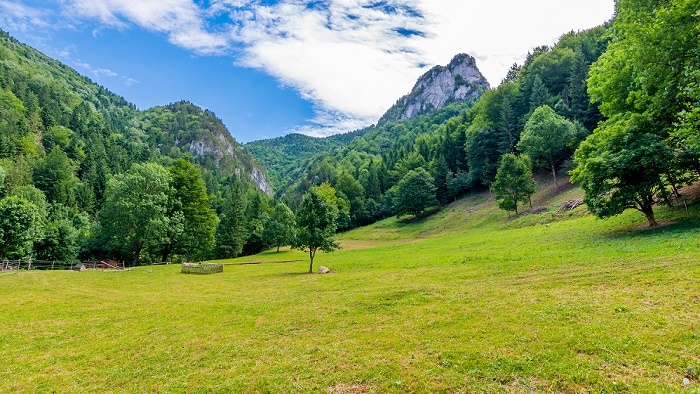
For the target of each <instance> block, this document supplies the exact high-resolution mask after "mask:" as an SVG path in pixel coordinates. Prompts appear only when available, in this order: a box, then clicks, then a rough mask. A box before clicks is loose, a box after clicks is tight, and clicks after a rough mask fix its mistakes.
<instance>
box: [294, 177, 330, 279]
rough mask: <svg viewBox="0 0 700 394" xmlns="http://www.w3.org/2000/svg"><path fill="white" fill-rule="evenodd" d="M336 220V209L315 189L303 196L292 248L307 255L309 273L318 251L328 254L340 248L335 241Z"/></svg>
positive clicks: (311, 270)
mask: <svg viewBox="0 0 700 394" xmlns="http://www.w3.org/2000/svg"><path fill="white" fill-rule="evenodd" d="M337 219H338V208H337V207H336V206H335V204H334V203H333V202H332V201H329V200H328V199H327V197H326V196H324V195H323V194H321V193H320V192H319V191H318V189H317V188H312V189H311V190H310V191H309V192H308V193H306V195H304V198H303V199H302V201H301V205H300V206H299V210H298V211H297V236H296V239H295V241H294V245H293V247H294V248H296V249H299V250H302V251H305V252H308V253H309V261H310V262H309V273H312V272H313V267H314V257H316V252H317V251H318V250H321V251H323V252H326V253H329V252H332V251H334V250H336V249H338V248H340V245H339V244H338V242H337V241H336V240H335V230H336V229H337V227H338V224H337Z"/></svg>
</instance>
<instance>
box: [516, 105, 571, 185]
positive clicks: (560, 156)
mask: <svg viewBox="0 0 700 394" xmlns="http://www.w3.org/2000/svg"><path fill="white" fill-rule="evenodd" d="M575 142H576V125H575V124H574V123H572V122H570V121H568V120H566V119H565V118H564V117H562V116H560V115H557V113H556V112H554V110H553V109H552V108H550V107H549V106H548V105H543V106H541V107H538V108H537V109H535V112H533V113H532V116H530V118H529V119H528V120H527V123H526V124H525V130H524V131H523V134H522V135H521V136H520V142H519V143H518V149H519V150H520V151H521V152H523V153H525V154H527V155H528V156H530V158H531V159H532V160H533V161H534V162H535V163H540V165H542V166H544V167H545V168H549V169H551V171H552V177H553V178H554V183H555V184H556V185H557V186H559V183H558V181H557V171H556V169H557V167H558V166H559V165H560V164H561V162H562V161H563V160H564V159H565V158H566V157H567V154H569V155H570V154H571V150H570V149H571V148H572V146H573V144H574V143H575Z"/></svg>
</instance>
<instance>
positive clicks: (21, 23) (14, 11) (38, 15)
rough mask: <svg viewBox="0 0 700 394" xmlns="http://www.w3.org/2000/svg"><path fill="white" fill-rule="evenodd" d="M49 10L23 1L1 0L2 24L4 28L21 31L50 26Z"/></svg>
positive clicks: (0, 13)
mask: <svg viewBox="0 0 700 394" xmlns="http://www.w3.org/2000/svg"><path fill="white" fill-rule="evenodd" d="M48 18H49V15H48V12H47V11H45V10H41V9H37V8H33V7H28V6H26V5H24V4H21V3H15V2H12V1H6V0H0V24H1V25H2V26H3V29H10V30H16V31H21V32H26V31H31V30H33V29H36V28H43V27H48V25H49V22H48Z"/></svg>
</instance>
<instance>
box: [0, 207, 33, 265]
mask: <svg viewBox="0 0 700 394" xmlns="http://www.w3.org/2000/svg"><path fill="white" fill-rule="evenodd" d="M37 219H38V215H37V212H36V207H35V206H34V204H32V203H30V202H29V201H27V200H25V199H23V198H21V197H17V196H10V197H6V198H3V199H2V200H0V259H3V258H8V257H9V258H12V257H20V258H21V257H24V256H25V255H26V254H27V253H28V252H29V250H30V248H31V245H32V241H33V240H34V238H35V237H36V236H37V232H36V226H37V224H38V223H37Z"/></svg>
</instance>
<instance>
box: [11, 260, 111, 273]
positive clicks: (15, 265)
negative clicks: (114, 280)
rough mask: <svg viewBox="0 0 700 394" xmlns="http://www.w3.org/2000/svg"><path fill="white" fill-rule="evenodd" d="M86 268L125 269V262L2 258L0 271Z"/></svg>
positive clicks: (15, 271) (16, 271)
mask: <svg viewBox="0 0 700 394" xmlns="http://www.w3.org/2000/svg"><path fill="white" fill-rule="evenodd" d="M81 265H82V266H84V267H85V269H123V268H124V264H123V263H118V262H115V261H112V260H100V261H83V262H80V261H58V260H0V273H13V272H14V273H18V272H19V271H20V270H27V271H29V270H48V271H52V270H54V271H55V270H59V271H66V270H79V269H80V266H81Z"/></svg>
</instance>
